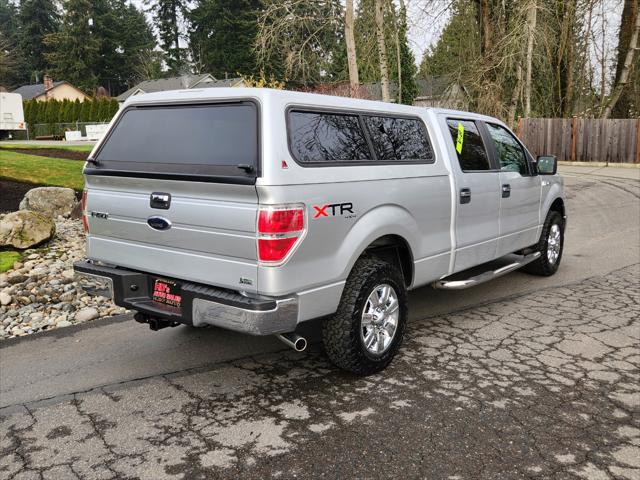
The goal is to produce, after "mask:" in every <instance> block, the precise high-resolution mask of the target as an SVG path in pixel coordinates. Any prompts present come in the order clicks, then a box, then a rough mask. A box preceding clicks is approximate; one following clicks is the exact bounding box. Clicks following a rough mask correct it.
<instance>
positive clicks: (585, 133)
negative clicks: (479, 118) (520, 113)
mask: <svg viewBox="0 0 640 480" xmlns="http://www.w3.org/2000/svg"><path fill="white" fill-rule="evenodd" d="M516 133H517V134H518V136H519V137H520V139H521V140H522V141H523V142H524V144H525V145H526V146H527V148H528V149H529V151H530V152H531V154H532V155H534V156H537V155H544V154H547V155H555V156H556V157H558V160H560V161H567V162H607V163H640V119H622V120H618V119H607V120H603V119H594V118H576V117H573V118H521V119H519V120H518V127H517V131H516Z"/></svg>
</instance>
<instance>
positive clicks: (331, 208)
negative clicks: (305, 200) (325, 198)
mask: <svg viewBox="0 0 640 480" xmlns="http://www.w3.org/2000/svg"><path fill="white" fill-rule="evenodd" d="M313 209H314V210H315V215H314V216H313V218H321V217H335V216H336V215H342V216H344V217H346V218H351V217H355V213H353V203H351V202H345V203H332V204H327V205H322V206H318V205H313ZM345 213H349V214H351V215H345Z"/></svg>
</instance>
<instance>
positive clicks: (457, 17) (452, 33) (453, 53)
mask: <svg viewBox="0 0 640 480" xmlns="http://www.w3.org/2000/svg"><path fill="white" fill-rule="evenodd" d="M479 56H480V34H479V31H478V27H477V24H476V20H475V9H474V7H473V5H471V4H470V3H469V2H466V1H464V0H462V1H457V2H455V3H454V5H453V13H452V15H451V18H450V19H449V21H448V22H447V24H446V26H445V28H444V30H443V31H442V35H441V36H440V38H439V39H438V41H437V42H436V43H435V44H434V45H433V46H432V47H431V48H430V49H429V50H428V51H426V52H425V54H424V56H423V57H422V62H421V63H420V76H421V77H423V78H426V77H428V76H432V75H433V76H441V75H445V76H450V77H457V76H459V75H460V74H461V72H462V70H463V69H464V68H466V67H468V66H469V65H472V64H473V62H474V61H475V60H476V59H477V58H478V57H479Z"/></svg>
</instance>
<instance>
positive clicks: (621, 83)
mask: <svg viewBox="0 0 640 480" xmlns="http://www.w3.org/2000/svg"><path fill="white" fill-rule="evenodd" d="M638 35H640V15H636V22H635V26H634V28H633V33H632V34H631V38H630V39H629V49H628V50H627V55H626V58H625V60H624V64H623V66H622V71H621V72H620V77H619V78H618V81H617V82H616V86H615V88H614V89H613V91H612V92H611V96H610V97H609V101H608V102H607V106H606V107H605V109H604V113H603V114H602V118H609V116H610V115H611V110H613V108H614V107H615V106H616V103H618V99H619V98H620V94H621V93H622V89H623V88H624V87H625V85H626V84H627V82H628V81H629V71H630V70H631V65H633V61H634V59H635V54H636V51H637V50H638Z"/></svg>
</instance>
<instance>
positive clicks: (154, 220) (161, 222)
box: [147, 217, 171, 230]
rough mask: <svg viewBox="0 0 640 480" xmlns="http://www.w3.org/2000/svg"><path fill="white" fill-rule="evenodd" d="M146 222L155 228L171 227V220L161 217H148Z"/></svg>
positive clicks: (166, 228) (167, 228) (164, 228)
mask: <svg viewBox="0 0 640 480" xmlns="http://www.w3.org/2000/svg"><path fill="white" fill-rule="evenodd" d="M147 223H148V224H149V226H150V227H151V228H153V229H155V230H169V229H170V228H171V222H170V221H169V220H167V219H166V218H163V217H149V218H148V219H147Z"/></svg>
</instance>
